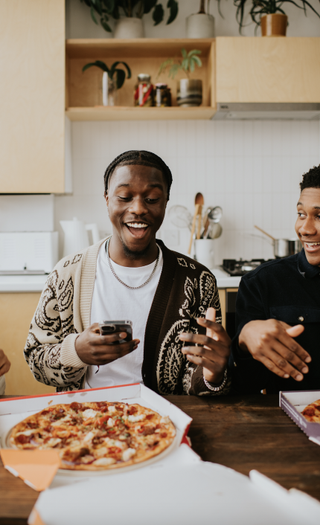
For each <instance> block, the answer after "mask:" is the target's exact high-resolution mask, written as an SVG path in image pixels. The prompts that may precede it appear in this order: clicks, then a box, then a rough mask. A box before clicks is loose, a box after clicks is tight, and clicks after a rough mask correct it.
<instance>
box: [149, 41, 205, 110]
mask: <svg viewBox="0 0 320 525" xmlns="http://www.w3.org/2000/svg"><path fill="white" fill-rule="evenodd" d="M200 54H201V51H199V50H198V49H192V50H191V51H189V52H187V51H186V50H185V49H184V48H183V49H181V55H182V57H181V58H180V59H179V58H178V59H175V58H168V59H167V60H165V61H164V62H162V64H161V65H160V69H159V72H158V76H159V75H161V73H164V72H165V71H167V69H169V77H171V78H175V76H176V74H177V73H178V71H183V72H184V73H185V74H186V75H187V78H182V79H181V80H179V81H178V85H177V104H178V106H181V107H192V106H200V104H201V103H202V80H197V79H191V78H190V73H193V71H194V70H195V67H196V66H199V67H201V66H202V62H201V59H200V57H199V56H198V55H200Z"/></svg>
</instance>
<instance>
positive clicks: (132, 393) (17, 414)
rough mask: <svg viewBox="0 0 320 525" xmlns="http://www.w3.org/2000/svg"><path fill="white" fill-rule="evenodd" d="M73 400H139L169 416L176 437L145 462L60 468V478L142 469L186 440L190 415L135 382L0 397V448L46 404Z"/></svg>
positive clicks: (102, 474)
mask: <svg viewBox="0 0 320 525" xmlns="http://www.w3.org/2000/svg"><path fill="white" fill-rule="evenodd" d="M74 401H77V402H79V403H81V402H83V403H84V402H88V401H122V402H125V403H129V404H132V403H139V404H140V405H142V406H145V407H148V408H151V409H153V410H156V411H157V412H159V413H160V414H161V415H163V416H169V417H170V419H171V421H172V422H173V423H174V425H175V427H176V437H175V439H174V441H173V443H172V444H171V445H170V447H168V449H166V450H164V451H163V453H161V454H159V456H155V457H154V458H151V459H150V460H147V461H146V462H142V463H137V464H136V465H131V466H129V467H123V468H119V469H110V470H99V471H97V472H94V471H73V470H61V469H60V470H59V471H58V473H59V477H71V478H83V477H95V476H106V475H115V474H116V473H118V472H123V471H127V470H133V469H137V468H142V467H144V466H145V465H146V464H151V463H154V462H158V461H161V460H162V459H163V458H164V457H166V456H168V455H169V456H170V454H171V452H172V451H173V450H175V449H176V448H178V447H179V445H180V444H181V443H182V442H183V441H185V439H186V436H187V433H188V430H189V427H190V423H191V421H192V418H190V417H189V416H188V415H187V414H185V413H184V412H182V410H180V409H179V408H178V407H176V406H175V405H173V404H172V403H169V401H167V400H166V399H164V398H163V397H161V396H159V395H158V394H156V393H155V392H153V391H152V390H150V389H149V388H147V387H146V386H144V385H142V384H140V383H135V384H131V385H123V386H116V387H106V388H96V389H90V390H78V391H72V392H62V393H56V394H46V395H40V396H30V397H27V396H26V397H21V398H7V399H3V400H0V447H1V448H9V447H8V436H9V433H10V431H11V429H12V428H13V427H14V425H16V424H17V423H19V421H22V420H23V419H25V418H26V417H28V416H30V415H31V414H33V413H36V412H39V411H40V410H43V409H44V408H46V407H47V406H53V405H58V404H60V403H66V404H70V403H73V402H74Z"/></svg>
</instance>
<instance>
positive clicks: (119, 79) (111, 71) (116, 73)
mask: <svg viewBox="0 0 320 525" xmlns="http://www.w3.org/2000/svg"><path fill="white" fill-rule="evenodd" d="M119 64H122V65H123V66H124V67H125V69H126V70H127V78H131V69H130V67H129V66H128V64H126V62H122V61H117V62H114V63H113V64H112V66H111V67H110V68H109V67H108V66H107V64H105V62H102V60H96V61H95V62H90V64H86V65H85V66H83V68H82V71H83V72H84V71H86V70H87V69H89V67H92V66H96V67H99V68H100V69H102V71H104V72H105V73H107V74H108V77H109V78H110V80H114V78H113V77H115V81H116V88H117V89H120V88H122V86H123V84H124V81H125V79H126V72H125V71H124V70H123V69H120V68H118V66H119Z"/></svg>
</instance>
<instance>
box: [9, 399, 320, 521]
mask: <svg viewBox="0 0 320 525" xmlns="http://www.w3.org/2000/svg"><path fill="white" fill-rule="evenodd" d="M166 399H167V400H168V401H170V402H171V403H173V404H175V405H177V406H178V407H179V408H181V409H182V410H183V411H184V412H186V413H187V414H188V415H189V416H191V417H192V418H193V421H192V423H191V427H190V430H189V437H190V439H191V442H192V448H193V450H194V451H195V452H196V453H197V454H199V456H200V457H201V458H202V459H203V460H204V461H211V462H213V463H220V464H221V465H225V466H227V467H230V468H233V469H235V470H237V471H238V472H241V473H242V474H246V475H248V473H249V472H250V470H252V469H256V470H259V471H260V472H261V473H262V474H265V475H266V476H268V477H269V478H271V479H273V480H274V481H276V482H278V483H280V484H281V485H282V486H283V487H285V488H287V489H289V488H291V487H295V488H298V489H300V490H302V491H304V492H306V493H308V494H310V495H311V496H313V497H315V498H317V499H319V500H320V447H319V446H318V445H316V444H314V443H312V442H310V441H309V440H308V439H307V437H306V436H305V434H304V433H303V432H302V431H301V430H300V429H299V428H298V427H297V426H296V424H295V423H293V422H292V421H291V419H290V418H289V417H288V416H287V415H286V414H285V413H284V412H283V411H282V409H281V408H279V406H278V396H268V395H260V396H241V397H231V396H227V397H215V398H204V397H193V396H166ZM0 494H1V504H0V524H1V525H22V524H26V523H27V518H28V516H29V514H30V512H31V510H32V507H33V505H34V504H35V502H36V500H37V497H38V493H37V492H35V491H34V490H32V489H31V488H30V487H28V486H27V485H25V484H24V483H23V481H22V480H21V479H19V478H15V477H14V476H12V474H10V473H9V472H8V471H7V470H5V469H4V468H3V465H2V464H1V465H0Z"/></svg>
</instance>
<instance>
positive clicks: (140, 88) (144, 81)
mask: <svg viewBox="0 0 320 525" xmlns="http://www.w3.org/2000/svg"><path fill="white" fill-rule="evenodd" d="M134 105H135V106H140V107H148V106H153V85H152V84H151V77H150V75H147V74H145V73H141V74H140V75H138V83H137V84H136V85H135V88H134Z"/></svg>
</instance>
